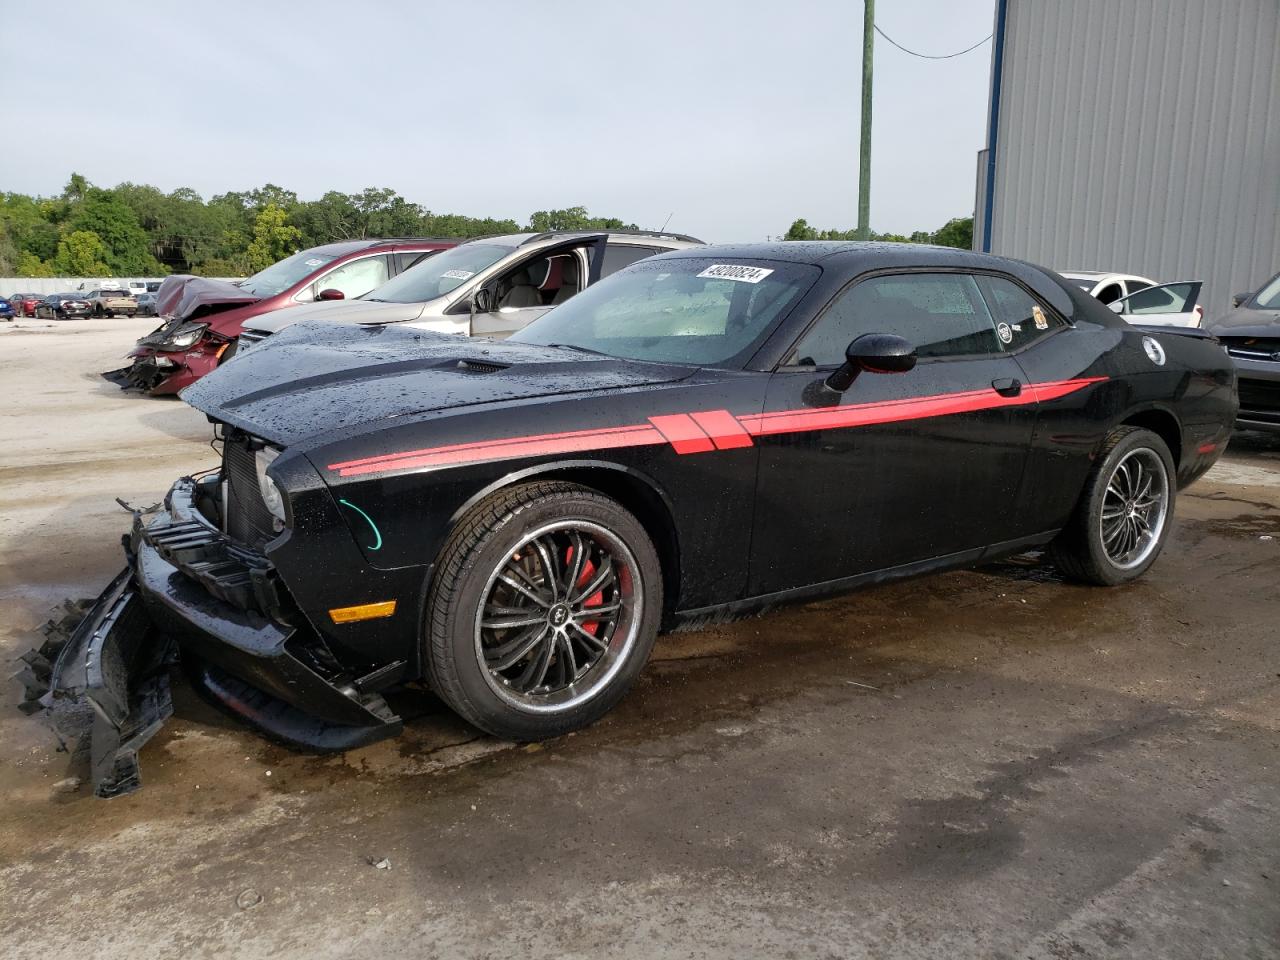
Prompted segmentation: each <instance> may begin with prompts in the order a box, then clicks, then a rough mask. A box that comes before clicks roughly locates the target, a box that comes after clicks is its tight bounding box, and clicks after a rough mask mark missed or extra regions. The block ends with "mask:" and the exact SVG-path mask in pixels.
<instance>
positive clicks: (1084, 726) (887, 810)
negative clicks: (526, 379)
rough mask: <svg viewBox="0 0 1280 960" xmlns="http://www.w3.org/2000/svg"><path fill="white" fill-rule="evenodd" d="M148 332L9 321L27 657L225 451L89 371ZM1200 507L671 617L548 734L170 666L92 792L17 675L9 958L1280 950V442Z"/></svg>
mask: <svg viewBox="0 0 1280 960" xmlns="http://www.w3.org/2000/svg"><path fill="white" fill-rule="evenodd" d="M153 325H154V321H152V320H147V319H143V320H123V319H120V320H103V321H80V322H64V323H57V324H53V323H50V322H47V321H42V322H36V321H30V320H28V321H18V322H15V323H13V324H0V368H2V369H3V370H4V383H5V387H6V389H5V398H6V401H7V402H6V404H5V407H4V410H3V411H2V412H0V442H2V445H0V449H2V450H3V456H2V457H0V546H2V547H3V554H2V556H3V567H2V568H0V570H2V572H0V657H2V658H3V659H5V660H8V659H9V658H11V657H12V656H16V655H17V654H18V653H20V652H21V651H22V650H23V649H25V647H26V646H28V645H29V643H28V641H27V639H26V638H25V637H24V634H25V633H26V632H27V631H29V630H31V629H33V628H34V627H36V626H37V625H38V624H39V623H40V622H42V621H43V619H44V618H45V617H46V616H47V615H48V613H49V611H50V608H51V607H53V606H54V605H55V604H56V603H57V602H58V601H60V600H61V599H63V598H65V597H81V596H89V595H93V594H96V593H97V592H98V590H99V589H100V588H101V587H102V586H103V585H104V584H105V583H106V581H107V580H108V579H109V578H110V577H111V576H112V575H113V574H114V573H115V572H116V571H117V570H118V569H119V568H120V566H121V555H120V550H119V537H120V534H121V533H122V532H124V531H125V529H126V528H127V524H128V517H127V515H126V514H125V513H124V512H122V510H121V509H120V507H119V506H118V505H117V504H116V502H115V498H116V497H121V498H123V499H124V500H126V501H128V502H131V503H134V504H149V503H152V502H154V501H155V500H157V499H158V498H159V497H160V496H161V495H162V494H163V493H164V491H165V490H166V489H167V487H168V485H169V483H170V482H171V481H172V480H173V479H174V478H175V477H177V476H179V475H180V474H182V473H185V472H189V471H191V470H192V469H195V468H198V467H200V466H204V465H209V464H211V463H212V462H213V461H214V460H215V456H214V454H213V452H212V450H211V449H210V447H209V445H208V440H209V428H208V424H207V423H206V422H205V421H204V418H203V416H202V415H200V414H198V413H196V412H195V411H193V410H191V409H189V408H187V407H186V406H185V405H184V404H182V403H181V402H180V401H164V400H153V399H147V398H142V397H138V396H133V395H126V394H124V393H122V392H121V391H120V390H119V389H118V388H116V387H115V386H112V385H110V384H107V383H105V382H104V381H102V380H101V379H99V378H98V377H97V373H98V372H99V371H101V370H105V369H108V368H109V367H111V366H116V365H118V363H117V358H119V357H120V356H122V355H123V353H124V351H125V349H126V348H127V347H128V346H129V345H130V344H131V343H132V341H133V340H134V338H135V337H137V336H138V335H140V334H141V333H143V332H144V331H146V330H147V329H149V328H150V327H151V326H153ZM1178 514H1179V518H1180V522H1179V523H1178V525H1177V528H1176V530H1175V533H1174V537H1173V540H1172V542H1171V544H1170V546H1169V548H1167V549H1166V552H1165V554H1164V557H1163V558H1162V559H1161V560H1160V561H1159V562H1158V563H1157V564H1156V566H1155V567H1154V569H1153V570H1152V571H1151V573H1150V574H1149V575H1148V576H1147V578H1146V579H1145V580H1144V581H1143V582H1141V583H1139V584H1137V585H1134V586H1131V587H1127V588H1124V589H1119V590H1112V591H1105V590H1099V589H1093V588H1084V587H1077V586H1073V585H1068V584H1065V583H1062V582H1060V581H1058V580H1057V579H1056V578H1055V577H1054V576H1053V574H1052V573H1051V571H1048V570H1046V569H1044V568H1036V567H1034V566H1029V565H1024V564H1018V563H1008V564H1002V565H998V566H995V567H991V568H987V569H984V570H982V571H977V572H965V573H955V574H949V575H945V576H940V577H933V578H930V579H923V580H917V581H911V582H907V583H901V584H896V585H891V586H887V587H882V588H876V589H872V590H867V591H864V592H862V593H860V594H857V595H854V596H851V597H847V598H841V599H837V600H830V601H824V602H821V603H814V604H809V605H807V606H802V607H795V608H791V609H788V610H784V611H781V612H778V613H774V614H771V615H769V616H767V617H763V618H759V619H751V620H746V621H743V622H740V623H737V624H734V625H731V626H727V627H720V628H714V629H708V630H704V631H702V632H700V633H694V634H683V635H678V636H673V637H667V638H664V639H663V640H661V641H660V643H659V647H658V650H657V653H656V656H655V660H654V662H653V663H652V664H651V665H650V666H649V668H648V669H647V671H646V673H645V674H644V677H643V678H642V681H641V683H640V684H639V686H638V688H637V690H636V691H635V692H634V693H633V694H632V695H631V696H630V697H629V698H628V699H627V700H626V702H625V703H624V704H623V705H622V707H621V708H620V709H619V710H617V711H616V712H615V713H614V714H612V715H611V716H610V717H608V718H607V719H606V720H604V721H603V722H602V723H600V724H598V725H596V726H595V727H593V728H591V729H589V730H586V731H583V732H581V733H578V734H577V735H571V736H569V737H565V738H563V739H561V740H558V741H553V742H550V743H547V744H543V745H537V746H527V747H523V748H520V747H514V746H512V745H510V744H505V743H501V742H497V741H494V740H492V739H490V738H487V737H482V736H479V735H477V734H476V733H475V732H474V731H472V730H470V729H469V728H467V727H465V726H464V725H463V724H461V723H460V722H459V721H457V720H455V719H454V718H453V717H452V716H451V715H450V714H448V713H447V712H446V711H445V710H444V708H443V707H442V706H441V705H440V704H439V703H438V702H437V701H435V700H434V699H433V698H432V697H430V696H429V695H428V694H425V693H422V692H416V691H408V692H406V693H404V694H403V695H401V696H400V697H399V698H398V700H397V701H396V703H395V705H396V706H397V707H398V708H400V709H401V711H402V712H403V713H404V714H405V715H406V717H408V718H410V719H409V721H408V723H407V729H406V732H405V734H404V736H403V737H401V738H400V739H398V740H395V741H390V742H383V743H379V744H375V745H374V746H371V747H368V748H365V749H362V750H358V751H354V752H352V753H350V754H347V755H344V756H340V757H321V758H317V757H309V756H303V755H298V754H293V753H289V752H286V751H284V750H281V749H279V748H277V747H274V746H272V745H270V744H268V743H266V742H265V741H264V740H262V739H260V738H259V737H257V736H255V735H254V734H253V733H252V732H250V731H248V730H246V729H244V728H241V727H239V726H236V725H235V724H233V723H232V722H230V721H229V720H227V719H225V718H224V717H222V716H221V715H220V714H217V713H215V712H214V711H213V710H211V709H210V708H209V707H207V706H206V705H204V704H203V703H202V702H200V701H199V700H197V699H196V698H195V697H194V696H193V695H192V694H191V692H190V691H189V690H188V689H186V688H185V687H184V686H180V685H179V686H177V688H176V689H175V700H176V704H177V712H176V715H175V717H174V719H173V720H172V721H171V722H170V723H169V725H168V726H167V727H166V728H165V730H164V731H162V733H161V734H160V735H159V736H158V737H157V738H156V739H155V740H153V741H152V742H151V744H150V745H149V746H148V747H147V748H146V750H144V752H143V755H142V764H143V777H144V781H145V786H144V789H143V790H142V791H140V792H139V793H137V794H134V795H132V796H129V797H126V798H122V799H118V800H114V801H109V802H104V801H97V800H93V799H91V798H90V797H89V796H88V795H87V791H86V789H85V788H84V787H80V788H78V789H77V788H75V787H74V786H71V787H70V788H68V785H67V784H66V783H65V778H67V777H68V775H69V766H68V759H67V755H66V754H60V753H57V752H55V751H54V750H53V749H52V747H53V740H52V737H51V736H50V735H49V734H48V733H47V731H45V730H44V729H43V728H42V727H41V726H40V725H39V724H37V723H35V722H33V721H32V720H30V719H28V718H24V717H22V716H21V715H19V714H18V713H17V711H16V710H14V709H13V708H14V705H15V704H16V703H17V701H18V699H19V696H18V693H19V691H18V688H17V686H16V685H14V684H6V685H5V686H4V688H3V693H2V694H0V810H3V816H2V817H0V956H4V957H6V958H9V960H20V958H40V960H58V958H64V957H65V958H72V957H74V958H77V960H83V958H85V957H94V958H116V957H120V958H123V957H129V958H136V957H140V956H145V957H148V958H151V957H178V956H181V957H188V958H189V957H222V956H235V957H290V958H292V957H298V958H304V957H305V958H325V957H346V956H354V955H357V954H360V955H382V956H413V957H420V958H426V957H437V956H439V957H453V956H465V957H499V956H515V955H518V956H521V957H578V956H581V957H597V956H603V955H609V956H620V957H637V958H641V957H644V958H648V957H655V956H675V957H720V956H724V957H730V956H732V957H757V956H758V957H771V958H772V957H783V956H788V957H810V956H813V957H835V956H840V957H861V956H869V957H887V956H894V957H945V958H965V957H975V958H977V957H984V958H987V957H1009V958H1013V957H1019V958H1022V957H1052V958H1062V957H1071V958H1090V957H1117V956H1123V957H1139V958H1160V960H1171V958H1183V957H1185V958H1204V957H1224V958H1233V960H1234V958H1272V957H1280V829H1277V824H1278V823H1280V602H1278V601H1277V599H1276V588H1277V575H1278V574H1280V439H1273V438H1266V437H1260V436H1257V435H1243V436H1241V437H1238V438H1237V440H1236V441H1235V442H1234V443H1233V445H1232V449H1231V451H1230V452H1229V454H1228V455H1227V457H1226V459H1225V460H1224V462H1223V463H1222V464H1220V465H1219V466H1218V467H1216V468H1215V469H1214V471H1213V472H1212V473H1210V475H1209V476H1208V477H1206V478H1205V479H1204V480H1202V481H1200V482H1199V483H1198V484H1196V485H1195V486H1194V487H1192V488H1190V489H1189V490H1188V491H1186V492H1185V493H1184V494H1183V496H1182V498H1181V499H1180V501H1179V505H1178ZM6 672H11V671H6ZM384 859H385V860H386V861H387V863H388V864H389V868H388V869H380V868H378V867H377V866H375V865H374V864H375V863H376V862H378V861H382V860H384Z"/></svg>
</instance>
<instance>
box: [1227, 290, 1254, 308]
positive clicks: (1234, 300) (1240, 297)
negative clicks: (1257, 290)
mask: <svg viewBox="0 0 1280 960" xmlns="http://www.w3.org/2000/svg"><path fill="white" fill-rule="evenodd" d="M1252 297H1253V291H1252V290H1246V291H1245V292H1244V293H1233V294H1232V295H1231V306H1233V307H1238V306H1240V304H1242V303H1248V302H1249V300H1250V299H1251V298H1252Z"/></svg>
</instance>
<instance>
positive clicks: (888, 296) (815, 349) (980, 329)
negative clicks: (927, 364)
mask: <svg viewBox="0 0 1280 960" xmlns="http://www.w3.org/2000/svg"><path fill="white" fill-rule="evenodd" d="M866 333H892V334H896V335H898V336H900V337H904V338H906V339H907V340H908V341H910V343H911V344H912V345H913V346H914V347H915V348H916V354H917V356H919V357H920V358H921V359H924V358H928V357H964V356H983V355H986V354H992V353H999V352H1000V340H999V338H998V337H997V336H996V328H995V324H994V323H993V322H992V319H991V314H990V313H989V312H988V311H987V307H986V304H985V303H984V302H983V299H982V296H981V294H980V293H979V292H978V285H977V284H976V283H975V282H974V279H973V277H972V276H969V275H968V274H961V273H911V274H899V275H896V276H884V277H872V278H871V279H870V280H863V281H862V282H861V283H858V284H857V285H855V286H853V287H852V288H850V289H848V290H845V291H844V292H843V293H841V294H840V295H839V296H838V297H837V298H836V300H835V301H834V302H833V303H832V304H831V305H830V306H829V307H828V308H827V309H826V311H825V312H824V313H823V314H822V316H821V317H819V318H818V322H817V324H816V325H815V326H814V327H812V328H811V329H810V330H809V332H808V333H806V334H805V335H804V336H803V337H802V338H801V339H800V342H799V343H798V344H796V349H795V359H794V361H793V362H794V363H801V364H813V365H815V366H819V367H833V366H839V365H840V364H842V363H844V355H845V348H847V347H848V346H849V344H850V343H851V342H852V341H853V340H855V339H857V338H858V337H860V336H862V335H863V334H866Z"/></svg>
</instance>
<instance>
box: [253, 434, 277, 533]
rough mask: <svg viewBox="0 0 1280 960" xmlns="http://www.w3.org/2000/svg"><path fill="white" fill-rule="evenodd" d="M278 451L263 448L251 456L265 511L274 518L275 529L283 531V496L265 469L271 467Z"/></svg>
mask: <svg viewBox="0 0 1280 960" xmlns="http://www.w3.org/2000/svg"><path fill="white" fill-rule="evenodd" d="M278 456H280V451H279V450H276V449H274V448H272V447H263V448H262V449H261V450H259V451H257V452H256V453H255V454H254V455H253V462H254V464H255V465H256V467H257V468H258V491H259V492H260V493H261V494H262V502H263V503H264V504H266V507H267V511H268V512H269V513H270V514H271V516H273V517H275V518H276V529H277V530H283V529H284V495H283V494H281V493H280V488H279V487H277V486H276V482H275V481H274V480H272V479H271V478H270V477H269V476H267V467H269V466H271V464H272V462H273V461H274V460H275V458H276V457H278Z"/></svg>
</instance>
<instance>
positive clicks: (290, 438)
mask: <svg viewBox="0 0 1280 960" xmlns="http://www.w3.org/2000/svg"><path fill="white" fill-rule="evenodd" d="M691 373H693V368H691V367H683V366H669V365H666V364H655V363H640V362H637V361H631V360H622V359H618V358H616V357H606V356H601V355H598V354H591V353H584V352H580V351H576V350H571V349H565V348H559V347H540V346H534V345H531V344H524V343H511V342H503V341H492V340H481V339H471V338H468V337H462V336H458V335H455V334H443V333H429V332H425V331H417V330H405V329H403V328H398V327H389V326H374V327H360V326H347V325H345V324H344V325H336V324H331V323H321V322H311V323H300V324H296V325H294V326H292V327H289V328H288V329H286V330H283V331H281V332H280V333H277V334H275V335H274V336H272V337H271V338H269V339H268V340H265V341H263V342H262V343H260V344H257V345H255V346H253V347H251V348H249V349H246V350H245V351H244V352H243V353H241V354H239V355H238V356H236V357H235V358H234V359H233V360H232V361H231V362H229V363H227V364H225V365H223V366H221V367H219V368H218V369H217V370H214V371H213V372H212V373H210V374H209V375H208V376H206V377H204V378H203V379H201V380H199V381H197V382H196V383H194V384H193V385H191V386H190V387H188V388H187V389H186V390H184V391H183V392H182V399H183V400H185V401H186V402H187V403H189V404H191V405H192V406H193V407H195V408H196V409H198V410H200V411H202V412H204V413H206V414H208V415H209V416H210V417H212V418H214V419H215V420H220V421H223V422H224V423H229V424H231V425H232V426H237V427H240V428H241V429H244V430H247V431H248V432H250V433H252V434H253V435H254V436H258V437H262V438H263V439H264V440H268V441H270V442H272V443H277V444H280V445H282V446H292V445H294V444H298V443H301V442H304V441H306V440H308V439H310V438H312V437H316V436H320V435H325V436H326V437H329V436H332V435H333V434H334V433H335V432H336V431H340V430H344V429H348V428H358V427H360V426H362V425H364V424H368V423H374V422H378V421H383V420H387V419H390V418H392V417H402V416H409V415H411V414H416V413H425V412H428V411H432V410H443V409H452V408H457V407H466V406H472V405H475V404H485V403H503V402H510V401H517V400H526V399H529V398H531V397H542V396H551V395H555V394H568V393H585V392H592V391H598V390H617V389H624V388H627V387H640V386H646V385H650V384H658V383H670V382H673V381H676V380H682V379H684V378H685V377H687V376H689V375H690V374H691Z"/></svg>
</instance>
